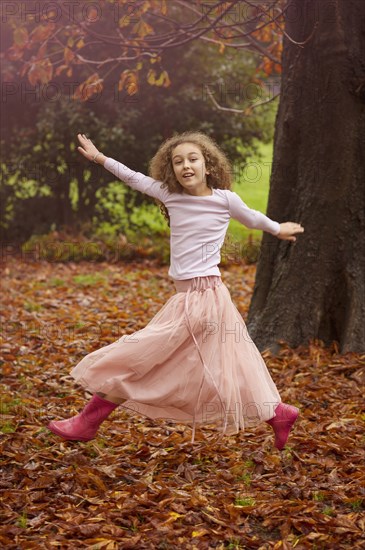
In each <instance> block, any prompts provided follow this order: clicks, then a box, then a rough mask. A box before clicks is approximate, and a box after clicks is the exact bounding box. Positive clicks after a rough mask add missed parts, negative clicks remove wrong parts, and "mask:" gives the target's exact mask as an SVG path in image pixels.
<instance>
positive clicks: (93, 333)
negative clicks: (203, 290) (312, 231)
mask: <svg viewBox="0 0 365 550" xmlns="http://www.w3.org/2000/svg"><path fill="white" fill-rule="evenodd" d="M222 274H223V278H224V281H225V283H226V285H227V286H228V287H229V290H230V292H231V294H232V299H233V300H234V302H235V303H236V304H237V307H238V308H239V310H240V312H241V313H242V315H243V316H244V317H245V316H246V314H247V310H248V306H249V302H250V297H251V293H252V288H253V281H254V276H255V267H254V266H253V265H251V266H245V265H232V266H227V267H224V268H223V269H222ZM2 284H3V287H4V289H5V290H6V292H5V293H4V297H3V303H4V307H3V309H2V316H3V317H2V323H3V325H2V326H3V330H2V339H3V342H2V360H3V363H2V368H3V376H2V380H1V385H2V386H1V390H2V399H1V402H0V405H1V413H2V414H1V424H0V428H1V431H2V434H1V440H0V445H1V456H2V471H1V476H0V490H1V501H0V509H1V515H2V525H1V526H0V545H1V547H2V548H4V549H6V548H9V549H10V548H13V547H14V539H16V541H17V542H16V544H17V545H18V546H19V547H22V548H36V547H37V546H38V547H39V541H54V543H55V544H56V546H57V545H58V547H60V548H62V547H64V548H82V547H90V548H92V547H98V548H106V549H108V548H109V549H113V550H114V549H115V550H118V549H119V548H131V549H132V548H138V549H141V550H144V549H146V550H147V549H148V550H150V549H151V548H159V547H170V548H193V547H196V548H199V549H200V548H207V549H208V548H218V549H219V548H222V549H223V548H227V547H229V546H230V545H231V546H232V545H234V544H235V545H236V546H237V547H239V546H241V547H243V548H257V549H258V548H277V549H284V548H287V549H288V550H290V549H291V548H299V549H300V548H303V549H305V548H313V547H314V545H316V546H317V547H324V548H341V550H342V549H344V550H350V549H351V550H352V549H358V550H360V549H361V548H363V546H364V542H365V538H364V529H365V524H364V520H363V517H364V509H365V507H364V499H365V491H364V458H365V457H364V449H363V423H364V419H365V417H364V407H363V394H362V391H361V389H362V388H361V380H362V378H361V377H362V373H363V372H364V367H365V365H364V363H365V357H364V356H363V355H360V354H355V353H348V354H344V355H341V354H340V353H339V351H338V349H337V348H336V345H333V346H331V347H325V346H324V345H323V344H321V343H320V342H312V343H311V344H310V345H308V346H302V347H299V348H297V349H290V348H289V347H288V346H287V345H285V343H284V342H283V343H282V344H281V349H280V352H279V353H278V355H277V356H272V355H271V354H270V353H266V354H265V361H266V363H267V365H268V367H269V369H270V372H271V373H272V376H273V378H274V380H275V382H276V384H277V385H278V387H279V389H280V391H281V394H282V397H283V399H284V400H287V401H290V402H291V403H293V404H295V405H298V406H299V408H300V411H301V415H300V418H299V421H298V423H297V425H296V426H295V429H294V431H293V433H292V435H291V437H290V440H289V444H288V446H287V448H286V450H284V451H283V452H282V453H279V452H278V451H276V450H275V449H274V448H273V446H272V439H273V438H272V434H271V431H270V429H269V427H268V426H266V425H262V426H261V425H260V426H258V427H257V428H250V429H247V430H246V432H243V433H240V434H238V435H237V436H231V437H227V438H223V439H220V438H219V436H218V434H216V433H215V432H214V430H213V429H208V428H207V429H205V430H197V433H196V443H194V445H191V443H190V436H191V431H190V429H189V428H187V427H185V426H183V425H177V424H172V423H168V422H164V421H156V422H153V421H151V420H149V419H146V418H142V417H139V416H137V415H133V414H129V413H127V412H124V411H122V410H119V409H117V410H116V411H115V412H114V413H113V415H112V416H111V417H110V419H108V420H107V421H106V422H105V424H103V426H102V427H101V429H100V432H99V434H98V436H97V437H96V439H95V440H93V441H90V442H88V443H78V442H64V441H62V440H60V439H58V438H56V437H55V436H53V435H51V434H50V433H49V432H48V431H47V430H46V428H45V426H46V424H47V422H48V421H49V420H50V419H51V418H65V417H67V415H71V414H75V413H76V412H77V411H79V410H80V409H81V408H82V406H83V404H84V403H85V400H86V399H88V396H86V395H85V394H84V392H83V391H82V390H81V391H80V390H79V388H75V387H74V385H73V382H72V380H71V378H70V376H69V371H70V368H71V367H72V365H73V364H74V363H75V362H76V361H79V360H80V359H81V358H82V357H83V356H84V355H85V354H86V353H88V352H90V351H92V350H93V349H98V348H99V347H101V346H103V345H107V344H108V343H109V342H112V341H114V340H116V339H117V338H118V337H120V336H121V335H122V334H126V333H128V334H130V333H132V332H133V331H134V330H135V328H136V327H140V328H142V327H143V326H145V324H146V323H147V322H148V320H149V319H151V318H152V317H153V315H154V314H155V313H157V311H158V310H159V309H160V307H161V305H162V304H163V303H164V301H165V300H167V299H168V297H170V296H171V295H172V293H173V287H172V284H171V282H170V281H169V280H168V277H167V268H165V267H164V268H161V266H159V265H158V264H155V263H153V262H151V261H148V262H143V261H140V262H138V263H137V262H136V263H129V264H123V263H121V262H118V263H116V264H107V263H105V262H101V263H98V264H91V263H90V264H88V263H86V262H83V263H81V264H75V263H70V264H66V263H57V262H55V261H53V262H51V261H43V262H33V261H27V262H25V261H19V260H17V259H15V258H13V259H9V260H8V261H7V262H6V266H5V267H4V270H3V273H2ZM10 356H11V357H12V358H11V359H9V357H10Z"/></svg>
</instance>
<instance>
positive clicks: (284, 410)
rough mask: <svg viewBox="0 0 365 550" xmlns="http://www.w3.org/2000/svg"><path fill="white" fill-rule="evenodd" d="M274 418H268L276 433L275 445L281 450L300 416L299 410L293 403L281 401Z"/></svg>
mask: <svg viewBox="0 0 365 550" xmlns="http://www.w3.org/2000/svg"><path fill="white" fill-rule="evenodd" d="M275 415H276V416H274V418H271V419H270V420H267V421H266V422H267V423H268V424H270V426H271V427H272V428H273V430H274V433H275V447H276V448H277V449H279V451H281V450H282V449H283V448H284V446H285V443H286V442H287V440H288V437H289V433H290V430H291V428H292V426H293V424H294V422H295V421H296V419H297V418H298V415H299V410H298V409H297V408H296V407H293V406H292V405H287V404H286V403H279V405H278V406H277V407H276V408H275Z"/></svg>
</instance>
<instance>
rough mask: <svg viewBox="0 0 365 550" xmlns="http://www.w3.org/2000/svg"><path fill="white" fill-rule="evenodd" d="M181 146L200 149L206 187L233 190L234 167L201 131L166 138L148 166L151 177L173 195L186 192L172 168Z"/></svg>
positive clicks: (163, 208)
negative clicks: (186, 145)
mask: <svg viewBox="0 0 365 550" xmlns="http://www.w3.org/2000/svg"><path fill="white" fill-rule="evenodd" d="M182 143H193V144H194V145H196V146H197V147H199V149H200V150H201V152H202V154H203V157H204V160H205V166H206V169H207V171H208V172H209V174H207V185H208V187H210V188H213V189H230V188H231V185H232V167H231V163H230V162H229V160H228V158H227V157H226V155H225V153H223V151H222V150H221V148H220V147H219V145H217V143H216V142H215V141H214V140H213V139H212V138H211V137H209V136H207V135H206V134H203V133H202V132H184V133H182V134H178V135H176V136H173V137H171V138H169V139H167V140H166V141H165V142H164V143H162V145H161V146H160V147H159V149H158V151H157V153H156V154H155V155H154V157H153V158H152V160H151V162H150V165H149V174H150V176H151V177H152V178H153V179H155V180H158V181H162V187H167V189H168V190H169V191H170V193H183V192H184V188H183V187H182V185H180V183H179V182H178V181H177V179H176V176H175V173H174V168H173V165H172V152H173V150H174V149H175V147H177V146H178V145H181V144H182ZM158 203H159V205H160V209H161V212H162V214H163V215H164V217H165V218H166V220H167V222H168V224H169V225H170V218H169V214H168V212H167V209H166V207H165V205H163V204H162V203H160V202H158Z"/></svg>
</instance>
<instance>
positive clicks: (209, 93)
mask: <svg viewBox="0 0 365 550" xmlns="http://www.w3.org/2000/svg"><path fill="white" fill-rule="evenodd" d="M206 91H207V95H208V97H209V99H210V100H211V101H212V103H213V105H214V106H215V107H216V108H217V109H218V110H219V111H226V112H228V113H236V114H245V113H246V111H247V109H250V110H253V109H256V108H257V107H260V106H262V105H267V104H268V103H271V102H272V101H274V99H276V98H277V97H279V95H280V92H278V93H277V94H275V95H274V96H273V97H270V99H266V100H265V101H260V102H259V103H256V104H255V105H250V106H249V107H247V108H246V109H234V108H233V107H223V105H219V103H218V101H217V100H216V99H215V97H214V95H213V92H212V91H211V90H210V89H209V87H208V86H207V87H206Z"/></svg>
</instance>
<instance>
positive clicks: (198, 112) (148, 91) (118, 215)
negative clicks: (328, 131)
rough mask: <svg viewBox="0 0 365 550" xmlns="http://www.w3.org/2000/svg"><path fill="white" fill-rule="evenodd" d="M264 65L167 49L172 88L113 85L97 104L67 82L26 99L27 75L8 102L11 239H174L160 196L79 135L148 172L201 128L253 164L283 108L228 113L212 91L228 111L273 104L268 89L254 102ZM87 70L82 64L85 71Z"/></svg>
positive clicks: (207, 50) (5, 202) (5, 168)
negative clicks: (57, 234) (63, 233)
mask: <svg viewBox="0 0 365 550" xmlns="http://www.w3.org/2000/svg"><path fill="white" fill-rule="evenodd" d="M176 60H178V62H179V64H178V67H177V65H176ZM256 66H257V58H256V57H255V56H254V55H250V54H247V53H245V54H244V55H242V54H240V53H239V52H237V51H234V52H232V53H230V54H228V53H226V54H224V55H220V54H218V53H217V49H216V47H213V46H210V45H208V46H207V45H202V44H199V43H195V44H193V45H191V46H190V47H189V48H187V49H184V50H181V51H180V50H177V49H176V50H170V51H168V52H166V55H165V57H164V67H165V69H166V70H167V71H168V72H169V74H170V75H171V85H170V86H169V87H167V88H163V87H156V86H151V85H149V84H148V83H147V82H146V83H145V84H144V85H141V86H140V88H139V90H138V93H136V94H135V95H133V96H130V95H128V93H127V92H126V91H122V92H120V91H118V90H117V89H115V88H113V86H112V83H110V86H109V87H108V86H106V87H105V88H104V90H103V92H102V93H101V94H100V96H98V97H96V96H95V97H94V98H92V99H90V100H89V101H88V102H78V101H75V100H74V99H72V98H71V97H70V95H69V94H61V93H60V90H61V89H64V88H65V86H62V80H61V79H58V80H56V81H55V82H54V85H53V86H52V87H50V86H49V85H48V88H47V90H46V92H47V93H45V89H42V88H41V87H39V86H38V88H37V87H35V88H34V93H32V94H29V93H27V94H24V89H25V88H24V85H25V84H24V81H22V79H19V81H18V83H19V86H18V88H17V93H16V94H13V95H11V96H9V97H7V98H6V99H7V102H6V111H7V118H8V121H9V124H8V129H7V130H8V131H7V135H6V139H3V140H2V151H3V163H2V175H3V178H2V179H3V183H2V186H1V189H0V198H1V220H2V221H1V239H2V240H5V241H16V242H25V241H26V240H27V239H28V238H30V237H31V236H32V235H41V234H47V233H48V232H50V231H58V230H64V229H65V228H71V229H72V230H73V231H77V232H80V231H82V232H84V231H86V233H84V234H85V235H86V236H88V237H91V236H93V235H99V236H102V235H105V236H109V237H112V236H116V235H117V234H127V235H128V236H129V238H132V236H133V235H135V234H136V233H137V232H138V233H140V232H141V231H142V232H143V233H145V234H151V232H152V233H156V234H164V233H166V231H167V226H166V225H165V221H164V219H163V218H162V216H161V214H160V213H159V210H158V208H157V207H155V205H154V203H153V200H151V199H150V198H149V197H146V196H145V195H141V194H137V193H136V192H135V191H133V190H131V189H129V188H127V187H126V186H124V185H122V184H121V183H120V182H119V181H118V182H115V181H113V179H114V178H113V176H112V175H111V174H110V173H109V172H107V171H106V170H104V169H103V168H102V167H100V166H97V165H93V164H91V163H89V162H87V161H86V160H85V159H83V158H82V157H81V156H80V155H79V153H78V152H77V149H76V147H77V144H76V134H77V133H78V132H83V133H86V134H87V135H88V136H89V137H91V139H93V141H94V142H95V144H96V146H97V147H98V148H99V149H100V150H102V151H103V152H104V153H105V154H107V155H108V156H111V157H113V158H116V159H117V160H120V161H121V162H123V163H124V164H126V165H128V166H129V167H130V168H132V169H134V170H137V171H141V172H144V173H146V172H147V171H148V162H149V160H150V158H151V157H152V156H153V154H154V153H155V151H156V150H157V148H158V146H159V145H160V144H161V142H162V141H163V140H164V139H167V138H168V137H170V136H171V135H173V134H174V133H175V132H182V131H185V130H192V129H195V130H201V131H204V132H206V133H207V134H209V135H211V136H212V137H214V139H215V140H216V141H217V142H218V143H219V144H220V145H221V146H222V148H223V149H224V150H225V151H226V153H227V154H228V155H229V157H230V158H231V160H232V161H233V162H235V163H238V164H239V163H244V161H245V158H246V157H247V156H249V155H252V154H253V153H256V154H257V146H256V144H257V141H258V140H261V141H264V142H267V141H269V140H271V139H272V132H273V120H274V115H275V108H276V105H275V104H274V103H272V104H268V105H265V106H264V107H260V108H259V109H257V110H256V111H253V112H252V114H251V115H250V116H243V115H242V114H232V113H227V112H224V111H219V110H217V109H216V108H215V107H214V106H213V104H212V102H211V101H210V99H209V97H208V95H207V89H208V88H209V89H210V90H211V91H212V92H213V93H214V97H215V99H216V100H217V101H218V103H220V104H221V105H222V106H231V107H234V108H239V109H241V108H242V109H245V108H247V107H248V106H250V105H252V104H254V101H253V100H251V99H250V97H251V98H252V97H254V99H255V101H261V100H262V99H263V98H262V97H261V96H262V95H263V93H264V92H263V91H262V89H261V88H260V86H259V84H258V83H257V85H256V86H257V88H256V93H255V94H253V96H252V79H253V78H254V77H253V75H254V73H255V69H256ZM83 70H84V68H83V67H80V73H82V72H83ZM63 84H64V83H63ZM27 87H28V88H29V83H28V84H27ZM51 90H53V92H54V95H53V96H52V94H51ZM249 90H250V93H249V92H248V91H249ZM28 91H29V90H28ZM250 94H251V95H250ZM242 151H244V152H245V153H246V154H245V155H244V156H242ZM142 205H143V206H142Z"/></svg>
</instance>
